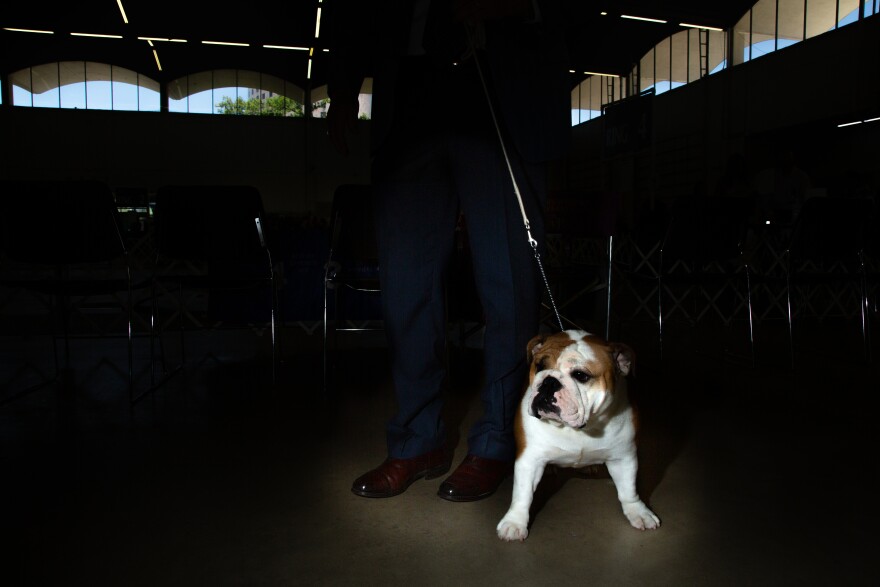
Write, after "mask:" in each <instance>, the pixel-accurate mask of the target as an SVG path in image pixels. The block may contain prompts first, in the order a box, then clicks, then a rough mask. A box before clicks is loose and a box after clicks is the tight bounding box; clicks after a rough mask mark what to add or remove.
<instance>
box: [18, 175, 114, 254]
mask: <svg viewBox="0 0 880 587" xmlns="http://www.w3.org/2000/svg"><path fill="white" fill-rule="evenodd" d="M0 238H2V241H3V242H2V246H0V250H2V251H3V254H4V255H5V257H6V258H7V259H8V260H10V261H15V262H21V263H37V264H43V265H70V264H79V263H99V262H107V261H113V260H115V259H119V258H120V257H122V256H124V255H125V252H126V250H125V244H124V241H123V239H122V233H121V232H120V228H119V222H118V210H117V209H116V203H115V201H114V199H113V192H112V191H111V189H110V187H109V186H108V185H107V184H105V183H103V182H100V181H91V180H70V181H63V180H57V181H54V180H33V181H26V180H23V181H4V182H2V184H0Z"/></svg>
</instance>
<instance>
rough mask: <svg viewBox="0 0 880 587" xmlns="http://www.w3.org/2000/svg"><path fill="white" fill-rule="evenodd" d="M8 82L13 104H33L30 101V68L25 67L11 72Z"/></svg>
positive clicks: (31, 98)
mask: <svg viewBox="0 0 880 587" xmlns="http://www.w3.org/2000/svg"><path fill="white" fill-rule="evenodd" d="M9 83H11V84H12V105H13V106H33V104H32V103H31V101H32V100H33V95H32V94H31V68H30V67H26V68H24V69H19V70H18V71H14V72H12V74H10V76H9Z"/></svg>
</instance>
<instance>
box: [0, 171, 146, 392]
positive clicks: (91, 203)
mask: <svg viewBox="0 0 880 587" xmlns="http://www.w3.org/2000/svg"><path fill="white" fill-rule="evenodd" d="M117 212H118V211H117V209H116V204H115V202H114V199H113V193H112V192H111V190H110V188H109V186H107V185H106V184H104V183H102V182H99V181H85V180H83V181H76V180H72V181H40V180H34V181H6V182H3V183H2V185H0V235H2V246H0V250H2V255H3V258H2V266H3V270H2V273H0V286H2V287H4V288H7V289H8V290H9V291H10V297H9V298H7V299H6V303H5V305H6V306H14V305H15V303H16V302H17V300H16V298H18V294H20V293H22V292H30V293H31V294H34V295H35V296H36V299H37V300H38V302H39V303H41V304H43V305H44V307H45V309H46V310H47V311H48V313H49V315H54V316H55V317H56V319H57V320H53V322H54V323H55V324H56V325H57V326H53V327H52V328H51V331H52V340H53V344H52V354H53V365H54V372H53V373H52V374H51V376H49V377H43V381H41V382H39V383H37V384H34V385H31V386H28V387H27V388H25V389H22V390H19V391H16V392H12V393H10V394H9V395H7V396H6V397H5V398H3V399H2V400H0V403H5V402H8V401H11V400H13V399H15V398H17V397H21V396H22V395H25V394H27V393H30V392H32V391H36V390H37V389H40V388H42V387H44V386H45V385H48V384H49V383H52V382H54V381H56V380H57V378H58V376H59V373H60V369H59V360H58V348H57V338H58V331H57V330H56V328H57V327H60V330H61V338H62V339H63V342H64V365H65V367H66V368H67V369H68V370H69V368H70V353H71V351H70V340H71V338H74V337H76V338H83V337H91V338H98V337H101V338H103V337H115V336H124V337H125V338H126V340H127V345H128V346H127V358H128V368H127V370H126V371H125V372H124V377H125V380H126V381H127V384H128V392H129V399H130V401H131V402H132V403H133V402H135V401H136V400H137V399H138V396H136V395H135V390H134V373H133V366H132V287H133V286H132V277H131V275H132V270H131V266H130V263H129V258H128V252H127V250H126V247H125V243H124V241H123V238H122V233H121V231H120V226H119V219H118V213H117ZM120 296H121V298H120ZM18 301H20V298H18ZM108 315H110V316H111V321H113V322H116V319H117V318H118V317H120V316H121V317H122V321H123V322H124V327H123V328H120V332H118V333H116V332H113V330H114V329H115V328H116V327H117V326H119V325H118V323H116V324H106V320H103V319H102V317H106V316H108ZM74 318H76V319H77V322H78V323H77V324H76V326H75V330H77V331H79V332H77V333H74V332H72V330H74V328H72V324H71V323H72V321H73V319H74ZM34 326H35V325H32V324H31V323H29V324H28V328H29V330H30V331H31V332H33V333H37V332H36V331H35V330H34ZM105 364H106V365H110V366H113V367H114V368H115V364H114V363H113V362H112V361H111V360H110V359H109V358H107V357H104V358H102V359H101V361H100V362H99V364H98V366H100V365H105ZM34 370H36V371H38V372H39V373H40V374H41V375H45V374H42V372H41V371H40V370H38V369H36V368H35V367H33V366H32V365H31V366H30V367H29V366H28V365H24V366H23V367H22V368H21V369H20V370H19V371H18V372H17V373H16V374H15V375H14V376H13V377H12V379H10V380H9V381H8V382H7V383H6V384H5V385H4V388H10V387H11V384H12V383H13V382H14V381H16V380H18V379H20V378H21V377H22V376H23V375H24V374H25V373H26V372H27V371H34Z"/></svg>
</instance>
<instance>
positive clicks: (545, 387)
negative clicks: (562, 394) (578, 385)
mask: <svg viewBox="0 0 880 587" xmlns="http://www.w3.org/2000/svg"><path fill="white" fill-rule="evenodd" d="M560 389H562V384H561V383H559V380H558V379H556V378H555V377H547V378H546V379H544V381H542V382H541V385H539V386H538V393H540V394H545V393H547V394H550V393H556V392H557V391H559V390H560Z"/></svg>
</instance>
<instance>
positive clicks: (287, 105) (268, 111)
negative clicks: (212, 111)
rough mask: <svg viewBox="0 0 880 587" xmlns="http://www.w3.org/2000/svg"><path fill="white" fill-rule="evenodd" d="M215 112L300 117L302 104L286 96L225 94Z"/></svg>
mask: <svg viewBox="0 0 880 587" xmlns="http://www.w3.org/2000/svg"><path fill="white" fill-rule="evenodd" d="M216 108H217V114H247V115H251V116H291V117H294V118H302V116H303V105H302V104H300V103H299V102H297V101H296V100H293V99H291V98H288V97H286V96H278V95H276V96H270V97H268V98H256V97H255V98H248V99H245V98H241V97H236V98H232V97H231V96H225V97H224V98H223V99H222V100H220V102H218V103H217V104H216Z"/></svg>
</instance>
